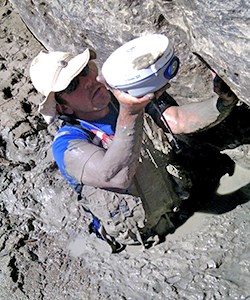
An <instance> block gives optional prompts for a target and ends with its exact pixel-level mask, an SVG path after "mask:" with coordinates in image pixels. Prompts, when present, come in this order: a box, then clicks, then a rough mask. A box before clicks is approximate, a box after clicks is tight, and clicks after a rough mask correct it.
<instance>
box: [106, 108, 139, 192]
mask: <svg viewBox="0 0 250 300" xmlns="http://www.w3.org/2000/svg"><path fill="white" fill-rule="evenodd" d="M142 122H143V110H141V111H140V112H139V113H136V114H128V113H126V112H125V111H123V110H122V108H121V110H120V113H119V117H118V121H117V126H116V132H115V137H114V139H113V141H112V144H111V146H110V147H109V149H108V150H107V151H106V153H105V155H104V157H103V160H102V166H101V172H102V181H103V182H105V183H107V184H108V182H111V181H112V182H113V183H115V185H117V186H120V187H121V188H127V187H128V186H129V184H130V182H131V179H132V177H133V176H134V174H135V172H136V168H137V165H138V161H139V155H140V148H141V141H142V128H143V126H142Z"/></svg>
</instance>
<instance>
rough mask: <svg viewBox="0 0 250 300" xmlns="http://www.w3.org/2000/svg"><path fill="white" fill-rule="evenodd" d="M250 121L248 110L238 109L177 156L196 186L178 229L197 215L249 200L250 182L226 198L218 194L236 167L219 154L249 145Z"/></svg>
mask: <svg viewBox="0 0 250 300" xmlns="http://www.w3.org/2000/svg"><path fill="white" fill-rule="evenodd" d="M249 119H250V110H249V108H246V107H244V106H242V107H239V108H237V109H236V110H235V111H234V112H233V114H232V115H231V116H230V117H229V118H228V119H227V120H226V121H224V122H222V124H220V125H218V126H216V127H215V128H212V129H209V130H207V131H206V132H204V133H203V132H201V133H197V134H194V135H191V136H189V137H188V143H186V142H184V141H183V142H182V143H183V144H182V151H181V153H178V154H176V160H177V161H178V163H180V165H181V166H182V167H183V168H184V169H185V170H186V171H187V173H188V174H189V176H190V178H191V180H192V183H193V186H192V188H191V190H190V191H189V192H190V198H189V199H188V200H186V201H183V206H182V211H183V218H181V219H180V220H177V221H176V226H177V227H178V226H180V225H182V224H183V223H185V222H186V220H187V219H188V218H189V217H191V216H192V215H193V214H194V213H195V212H204V213H209V214H223V213H226V212H228V211H231V210H233V209H234V208H236V207H237V206H238V205H241V204H244V203H246V202H248V201H249V200H250V184H249V183H247V184H246V185H245V186H243V187H242V186H241V187H240V188H239V189H238V190H237V191H234V192H231V193H228V194H225V195H219V194H218V193H217V189H218V187H219V185H220V179H221V177H222V176H223V175H225V174H228V175H229V176H232V175H233V174H234V171H235V166H236V165H235V162H234V161H233V160H231V158H230V157H229V156H228V155H226V154H222V153H221V152H220V151H221V150H224V149H227V148H234V147H237V146H239V145H243V144H249V143H250V125H249ZM186 141H187V139H186ZM249 181H250V180H249Z"/></svg>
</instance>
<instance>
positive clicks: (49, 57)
mask: <svg viewBox="0 0 250 300" xmlns="http://www.w3.org/2000/svg"><path fill="white" fill-rule="evenodd" d="M91 54H92V50H89V49H86V50H85V51H84V52H83V53H81V54H78V55H74V54H72V53H68V52H59V51H55V52H46V51H41V52H40V53H39V54H38V55H37V56H36V57H35V58H34V59H33V61H32V62H31V65H30V77H31V81H32V83H33V85H34V87H35V88H36V89H37V90H38V92H40V93H41V94H43V95H44V96H45V99H44V100H43V101H42V102H41V103H40V104H39V108H38V111H39V112H40V113H41V114H42V115H43V117H44V119H45V121H46V122H47V123H48V124H50V123H52V122H53V121H54V119H55V117H56V114H57V111H56V100H55V92H60V91H63V90H64V89H65V88H66V87H67V86H68V85H69V83H70V82H71V80H72V79H73V78H74V77H76V76H77V75H78V74H79V73H80V72H81V71H82V70H83V68H84V67H85V66H86V65H87V64H88V62H89V60H90V59H91V58H92V57H91V56H92V55H91ZM93 55H95V54H93ZM93 58H94V57H93Z"/></svg>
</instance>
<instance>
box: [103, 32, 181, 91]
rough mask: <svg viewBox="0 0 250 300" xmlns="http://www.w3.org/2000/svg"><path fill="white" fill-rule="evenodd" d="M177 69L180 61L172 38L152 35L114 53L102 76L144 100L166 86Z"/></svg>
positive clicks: (115, 85) (112, 85)
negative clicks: (170, 40)
mask: <svg viewBox="0 0 250 300" xmlns="http://www.w3.org/2000/svg"><path fill="white" fill-rule="evenodd" d="M178 69H179V59H178V57H176V56H175V55H174V49H173V47H172V45H171V44H170V42H169V39H168V38H167V37H166V36H165V35H162V34H149V35H145V36H141V37H139V38H136V39H133V40H131V41H129V42H127V43H126V44H124V45H123V46H121V47H119V48H118V49H117V50H115V51H114V52H113V53H112V54H111V55H110V56H109V57H108V59H107V60H106V61H105V63H104V64H103V67H102V74H103V76H104V78H105V80H106V82H107V83H108V84H109V85H110V86H111V87H113V88H117V89H119V90H122V91H124V92H127V93H129V94H130V95H132V96H134V97H141V96H144V95H146V94H148V93H152V92H155V91H157V90H159V89H160V88H162V87H163V86H164V85H166V84H167V82H168V81H169V80H170V79H172V78H173V77H175V76H176V74H177V72H178Z"/></svg>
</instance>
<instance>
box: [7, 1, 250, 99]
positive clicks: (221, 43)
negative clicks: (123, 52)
mask: <svg viewBox="0 0 250 300" xmlns="http://www.w3.org/2000/svg"><path fill="white" fill-rule="evenodd" d="M11 3H13V4H14V5H15V6H16V7H17V9H18V11H19V13H20V15H21V17H22V18H23V20H24V21H25V23H26V24H27V26H28V27H29V29H30V30H31V31H32V32H33V33H34V34H35V36H36V37H37V38H38V39H39V40H40V41H41V42H42V44H43V45H44V46H45V47H46V48H47V49H53V50H66V51H69V50H72V51H82V49H83V48H84V47H86V46H90V47H93V48H95V49H97V52H98V56H99V61H100V62H103V61H104V59H105V58H107V56H108V55H109V54H110V53H111V52H112V51H113V50H114V49H116V48H117V47H118V46H120V45H121V44H122V43H124V42H126V41H128V40H130V39H132V38H134V37H137V36H139V35H141V34H143V33H148V32H150V33H156V32H158V33H164V34H167V35H168V36H169V37H170V38H171V40H173V41H174V42H175V45H176V49H177V53H178V54H179V56H180V57H181V58H182V61H184V62H186V61H188V59H187V56H188V54H187V51H192V52H194V53H196V54H197V55H199V56H200V57H201V58H202V59H204V60H205V61H206V62H207V63H208V64H209V65H210V66H211V67H212V68H213V69H214V70H215V71H216V72H217V73H218V74H219V75H220V76H221V77H222V78H223V79H224V80H225V81H226V82H227V83H228V84H229V85H230V87H231V88H232V89H233V91H234V92H235V93H236V94H237V95H238V97H239V98H240V99H241V100H242V101H244V102H245V103H247V104H250V100H249V96H250V90H249V85H248V82H249V80H248V79H249V75H250V74H249V73H250V71H249V70H250V59H249V57H250V31H249V27H250V21H249V14H250V4H249V2H248V1H240V0H235V1H205V0H199V1H198V0H192V1H187V0H179V1H166V0H165V1H164V0H158V1H153V0H150V1H148V0H147V1H146V0H140V1H138V0H137V1H135V0H134V1H133V0H126V1H106V0H99V1H96V0H86V1H80V0H78V1H67V0H58V1H48V0H45V1H28V0H23V1H19V0H11Z"/></svg>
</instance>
